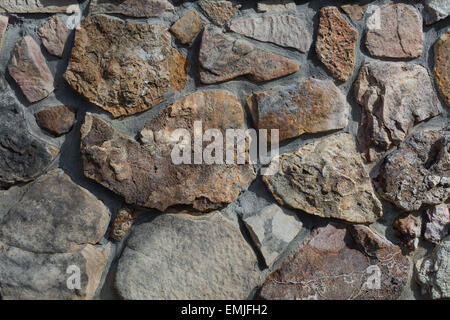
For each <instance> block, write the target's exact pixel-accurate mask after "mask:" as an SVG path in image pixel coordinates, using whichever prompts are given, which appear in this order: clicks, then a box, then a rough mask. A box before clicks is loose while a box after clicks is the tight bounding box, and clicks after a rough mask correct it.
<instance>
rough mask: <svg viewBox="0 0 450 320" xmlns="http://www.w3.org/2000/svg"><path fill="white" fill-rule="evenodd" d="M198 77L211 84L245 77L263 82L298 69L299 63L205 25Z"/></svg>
mask: <svg viewBox="0 0 450 320" xmlns="http://www.w3.org/2000/svg"><path fill="white" fill-rule="evenodd" d="M199 63H200V80H201V82H202V83H204V84H213V83H218V82H223V81H227V80H231V79H234V78H237V77H240V76H247V77H248V78H249V79H250V80H252V81H255V82H264V81H269V80H273V79H276V78H280V77H283V76H286V75H289V74H292V73H295V72H297V71H298V70H299V69H300V66H299V65H298V64H297V63H295V62H294V61H291V60H289V59H287V58H284V57H281V56H279V55H276V54H274V53H272V52H270V51H266V50H264V49H261V48H258V47H255V46H253V45H252V44H250V43H249V42H247V41H244V40H240V39H235V38H232V37H230V36H228V35H225V34H223V33H222V31H221V30H220V29H219V28H216V27H206V28H205V30H204V31H203V38H202V44H201V46H200V53H199Z"/></svg>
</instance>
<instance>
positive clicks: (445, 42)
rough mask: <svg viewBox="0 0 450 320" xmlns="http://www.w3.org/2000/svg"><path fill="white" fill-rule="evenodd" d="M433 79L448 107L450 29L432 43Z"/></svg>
mask: <svg viewBox="0 0 450 320" xmlns="http://www.w3.org/2000/svg"><path fill="white" fill-rule="evenodd" d="M434 79H435V81H436V85H437V87H438V89H439V92H440V94H441V96H442V98H443V99H444V102H445V104H446V105H447V107H450V29H448V30H447V33H445V34H443V35H442V36H441V38H440V39H439V40H438V42H436V44H435V45H434Z"/></svg>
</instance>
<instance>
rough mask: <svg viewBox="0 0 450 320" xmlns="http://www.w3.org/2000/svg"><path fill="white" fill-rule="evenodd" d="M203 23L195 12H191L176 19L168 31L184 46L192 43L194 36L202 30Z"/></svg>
mask: <svg viewBox="0 0 450 320" xmlns="http://www.w3.org/2000/svg"><path fill="white" fill-rule="evenodd" d="M204 24H205V23H204V22H203V20H202V17H201V16H200V15H199V14H198V12H197V11H195V10H191V11H189V12H188V13H186V14H185V15H184V16H182V17H181V18H180V19H178V20H177V21H176V22H175V23H174V24H173V25H172V27H170V31H171V32H172V33H173V34H174V35H175V36H176V37H177V39H178V40H180V42H181V43H183V44H186V43H190V42H192V40H194V38H195V36H196V35H197V34H198V33H199V32H200V30H202V28H203V25H204Z"/></svg>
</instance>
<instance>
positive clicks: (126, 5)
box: [89, 0, 174, 18]
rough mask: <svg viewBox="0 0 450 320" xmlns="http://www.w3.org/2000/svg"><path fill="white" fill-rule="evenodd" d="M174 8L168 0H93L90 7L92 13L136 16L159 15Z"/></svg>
mask: <svg viewBox="0 0 450 320" xmlns="http://www.w3.org/2000/svg"><path fill="white" fill-rule="evenodd" d="M173 10H174V7H173V5H172V4H171V3H170V2H169V1H167V0H120V1H115V0H92V1H91V4H90V7H89V13H90V14H102V13H106V14H123V15H124V16H129V17H134V18H152V17H158V16H160V15H161V14H163V13H166V12H172V11H173Z"/></svg>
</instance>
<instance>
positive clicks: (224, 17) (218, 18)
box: [198, 0, 241, 27]
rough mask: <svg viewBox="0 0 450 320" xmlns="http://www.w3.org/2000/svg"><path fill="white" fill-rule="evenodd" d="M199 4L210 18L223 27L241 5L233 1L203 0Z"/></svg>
mask: <svg viewBox="0 0 450 320" xmlns="http://www.w3.org/2000/svg"><path fill="white" fill-rule="evenodd" d="M198 4H199V6H200V8H202V10H203V11H204V12H205V14H206V15H207V16H208V18H209V19H210V20H211V21H212V22H213V23H214V24H216V25H218V26H219V27H223V26H224V25H225V24H226V23H227V22H228V21H229V20H230V19H231V18H232V17H233V16H234V15H235V14H236V12H237V11H238V10H239V8H240V7H241V5H240V4H235V3H233V2H231V1H215V0H213V1H211V0H201V1H199V3H198Z"/></svg>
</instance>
